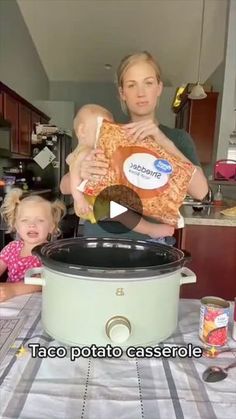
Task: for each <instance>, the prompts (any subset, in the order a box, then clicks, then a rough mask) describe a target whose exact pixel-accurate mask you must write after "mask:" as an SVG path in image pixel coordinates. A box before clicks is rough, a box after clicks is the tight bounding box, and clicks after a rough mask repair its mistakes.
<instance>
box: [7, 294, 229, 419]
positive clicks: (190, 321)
mask: <svg viewBox="0 0 236 419" xmlns="http://www.w3.org/2000/svg"><path fill="white" fill-rule="evenodd" d="M199 306H200V303H199V301H197V300H181V301H180V310H179V311H180V312H179V323H178V329H177V330H176V331H175V333H174V335H173V336H172V337H171V338H170V339H169V340H168V342H166V344H171V343H172V344H173V343H176V344H181V345H186V344H187V343H189V342H191V343H193V344H194V345H200V342H199V339H198V323H199ZM40 309H41V295H40V294H34V295H26V296H21V297H16V298H14V299H12V300H9V301H6V302H5V303H2V304H1V306H0V315H1V319H2V320H4V319H5V320H6V318H9V317H11V318H12V319H19V320H14V321H15V323H14V321H13V323H12V332H11V336H10V337H8V340H7V339H6V341H7V342H8V343H7V344H8V345H9V346H10V347H9V349H8V348H6V347H5V354H4V351H3V352H2V359H1V367H0V373H1V382H0V401H1V406H0V417H1V419H8V418H21V419H41V418H42V419H47V418H48V419H54V418H55V419H60V418H63V419H143V418H145V419H159V418H161V419H172V418H177V419H182V418H191V419H204V418H206V419H216V418H217V419H221V418H222V419H235V417H236V368H235V369H232V370H230V371H229V376H228V377H227V378H226V379H225V380H224V381H222V382H218V383H204V382H203V381H202V378H201V376H202V372H203V371H204V369H205V368H206V367H207V366H209V365H213V364H217V365H222V366H224V365H227V364H228V363H230V362H232V361H233V360H234V359H236V353H235V352H234V353H224V354H221V355H219V356H218V357H217V358H216V359H214V360H213V359H209V358H205V357H201V358H199V359H196V358H190V359H189V358H188V359H180V358H175V359H174V358H169V359H165V358H159V359H157V358H150V359H148V358H143V359H140V358H134V359H129V358H128V357H127V356H126V354H124V355H122V357H121V358H120V359H97V358H96V359H94V358H79V359H76V360H75V361H73V362H72V361H71V360H70V358H69V356H66V357H65V358H43V359H42V358H41V359H40V358H33V357H32V352H31V350H29V348H28V344H29V343H39V344H40V345H41V346H45V347H49V346H61V344H60V343H58V342H56V341H55V340H53V339H52V338H51V337H50V336H48V335H47V334H46V333H45V332H44V331H43V329H42V326H41V322H40V318H41V315H40ZM22 318H23V319H24V320H23V321H22V320H21V319H22ZM17 322H18V323H17ZM231 322H232V319H231ZM7 327H8V326H7ZM14 333H15V335H17V336H14ZM5 346H6V345H5ZM229 346H230V347H231V348H236V342H234V341H233V340H231V339H230V340H229ZM3 349H4V348H3Z"/></svg>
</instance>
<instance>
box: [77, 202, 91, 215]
mask: <svg viewBox="0 0 236 419" xmlns="http://www.w3.org/2000/svg"><path fill="white" fill-rule="evenodd" d="M75 206H76V213H78V214H80V215H81V217H82V216H83V215H85V216H86V215H89V214H90V213H91V212H92V211H93V207H92V205H89V203H88V202H86V201H85V202H76V203H75Z"/></svg>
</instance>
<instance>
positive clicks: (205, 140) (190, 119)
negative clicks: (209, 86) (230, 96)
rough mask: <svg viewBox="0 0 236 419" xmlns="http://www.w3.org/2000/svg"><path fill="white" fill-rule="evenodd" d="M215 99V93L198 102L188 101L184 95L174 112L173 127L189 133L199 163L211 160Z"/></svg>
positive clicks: (210, 93)
mask: <svg viewBox="0 0 236 419" xmlns="http://www.w3.org/2000/svg"><path fill="white" fill-rule="evenodd" d="M217 99H218V93H217V92H209V93H207V97H206V98H205V99H200V100H192V99H189V98H188V97H187V95H186V96H185V97H184V98H183V100H182V101H181V104H180V106H179V107H178V108H177V109H176V110H175V112H176V123H175V126H176V128H184V129H185V130H186V131H187V132H189V134H190V135H191V137H192V138H193V140H194V142H195V144H196V148H197V152H198V157H199V160H200V162H201V163H210V162H211V160H212V153H213V145H214V135H215V125H216V110H217Z"/></svg>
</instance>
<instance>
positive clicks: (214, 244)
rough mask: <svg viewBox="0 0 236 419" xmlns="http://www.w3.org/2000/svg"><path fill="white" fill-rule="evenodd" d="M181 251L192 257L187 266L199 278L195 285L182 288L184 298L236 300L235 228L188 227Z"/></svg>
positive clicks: (183, 237) (186, 227)
mask: <svg viewBox="0 0 236 419" xmlns="http://www.w3.org/2000/svg"><path fill="white" fill-rule="evenodd" d="M181 248H182V249H185V250H187V251H189V252H190V253H191V257H192V260H191V261H190V262H188V263H187V264H186V266H188V267H189V268H190V269H192V270H193V271H194V272H195V273H196V276H197V282H196V283H195V284H188V285H183V286H182V287H181V297H183V298H202V297H204V296H208V295H211V296H217V297H221V298H225V299H227V300H233V298H234V297H236V257H235V255H236V227H228V226H227V227H224V226H206V225H186V226H185V228H184V229H183V231H182V239H181Z"/></svg>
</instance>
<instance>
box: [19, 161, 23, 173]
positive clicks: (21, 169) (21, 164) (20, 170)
mask: <svg viewBox="0 0 236 419" xmlns="http://www.w3.org/2000/svg"><path fill="white" fill-rule="evenodd" d="M18 168H19V173H23V163H22V161H20V163H19V166H18Z"/></svg>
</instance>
